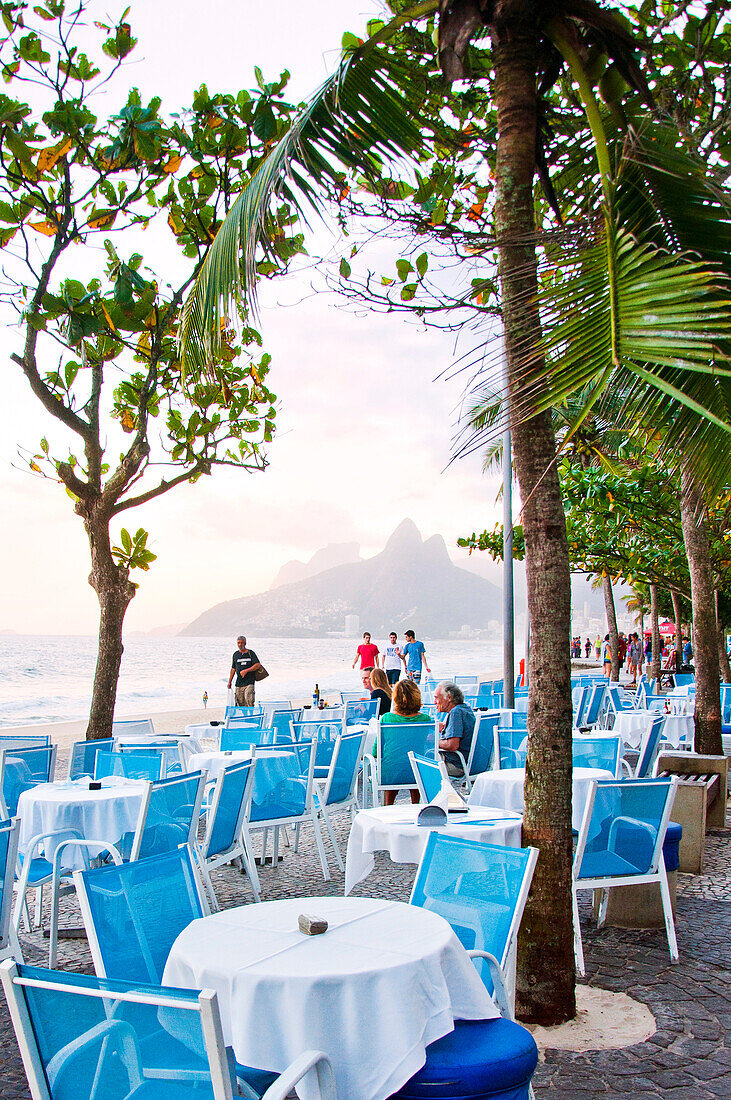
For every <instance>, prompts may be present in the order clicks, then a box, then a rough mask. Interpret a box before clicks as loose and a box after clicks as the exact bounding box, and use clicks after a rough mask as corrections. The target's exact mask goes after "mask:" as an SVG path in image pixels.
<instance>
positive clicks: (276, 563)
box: [0, 0, 500, 634]
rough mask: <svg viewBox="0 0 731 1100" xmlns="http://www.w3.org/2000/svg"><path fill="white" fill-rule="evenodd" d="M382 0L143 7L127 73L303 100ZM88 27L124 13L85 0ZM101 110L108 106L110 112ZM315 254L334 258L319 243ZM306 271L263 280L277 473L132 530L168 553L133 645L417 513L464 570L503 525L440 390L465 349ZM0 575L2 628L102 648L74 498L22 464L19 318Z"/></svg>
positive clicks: (135, 625) (137, 610)
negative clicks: (456, 443)
mask: <svg viewBox="0 0 731 1100" xmlns="http://www.w3.org/2000/svg"><path fill="white" fill-rule="evenodd" d="M379 10H380V9H379V4H378V3H377V0H341V2H340V3H338V4H332V3H331V2H330V0H311V2H310V3H309V4H302V3H301V0H300V2H295V0H277V2H276V3H275V4H270V5H262V4H258V3H254V2H253V0H244V2H243V3H242V2H241V0H238V2H234V0H207V3H206V4H205V19H202V17H201V11H202V9H201V5H200V3H196V4H195V5H194V4H193V3H192V2H190V0H154V2H150V0H137V2H136V3H134V2H133V3H132V10H131V13H130V21H131V22H132V25H133V30H134V33H135V34H136V36H137V37H138V39H139V44H138V46H137V49H136V50H135V52H134V54H133V55H132V56H133V58H134V59H135V60H134V63H133V64H131V65H129V66H128V67H127V68H126V69H125V71H124V77H123V79H124V80H125V81H126V82H127V83H128V84H129V85H133V84H134V85H137V86H138V87H140V89H141V91H142V93H143V96H148V97H149V96H151V95H153V94H159V95H161V96H162V97H163V101H164V103H165V104H166V105H167V104H169V105H170V109H174V107H175V106H178V105H182V104H184V103H185V102H186V101H189V100H190V98H191V94H192V92H193V90H194V89H195V88H196V87H198V86H199V85H200V84H201V83H203V82H206V83H207V84H208V86H209V89H211V90H213V89H217V90H221V91H231V92H235V91H237V90H238V89H239V88H240V87H252V86H253V84H254V78H253V69H254V65H259V66H260V67H261V68H262V70H263V72H264V75H265V78H267V79H272V78H274V77H276V76H278V74H279V72H280V71H281V70H282V69H284V68H288V69H289V70H290V72H291V73H292V81H291V84H290V92H289V95H290V96H291V97H292V98H294V99H299V98H305V97H306V96H307V94H308V93H309V92H311V91H312V90H314V88H316V87H317V85H318V84H319V83H320V82H321V80H322V79H323V78H324V77H325V76H326V75H327V73H328V72H329V71H331V69H332V68H333V67H334V65H335V63H336V62H337V58H338V47H339V42H340V38H341V35H342V32H343V31H344V30H353V31H359V30H361V31H362V30H363V29H364V27H365V23H366V20H367V18H369V17H371V16H373V15H377V14H378V13H379ZM89 11H90V14H91V15H92V17H93V18H98V19H106V18H107V17H108V16H115V15H116V14H117V11H116V8H115V7H110V6H109V5H108V4H104V5H102V4H98V3H95V2H94V0H91V3H90V4H89ZM99 109H101V107H100V108H99ZM315 243H317V245H318V247H319V248H320V249H323V250H325V251H326V250H328V249H329V248H330V247H336V246H337V244H338V239H337V234H336V231H335V230H332V236H331V237H328V235H327V233H326V232H325V231H324V230H319V231H318V236H317V239H316V242H315ZM313 278H315V279H316V277H314V276H313V275H312V274H311V273H309V272H301V273H299V274H296V275H293V276H292V277H287V278H285V279H279V280H277V281H275V282H272V283H270V284H268V285H267V286H266V287H265V288H264V290H263V291H262V294H261V300H260V306H261V317H260V324H259V327H260V329H261V332H262V336H263V344H264V348H265V349H266V350H267V351H269V352H270V354H271V355H272V367H271V372H270V375H269V379H268V383H269V385H270V388H271V389H272V390H273V391H274V392H275V393H276V394H277V395H278V399H279V403H278V415H277V432H276V435H275V438H274V440H273V442H272V443H271V445H270V446H269V450H268V458H269V466H268V468H267V470H266V471H265V472H264V473H263V474H254V475H252V474H247V473H245V472H241V471H232V470H220V471H217V472H216V473H214V475H213V476H212V477H210V478H204V479H202V480H201V481H199V482H198V483H197V484H196V485H194V486H185V487H182V488H178V489H176V490H173V491H172V492H170V493H168V494H167V495H165V496H163V497H161V498H159V499H158V500H156V501H153V502H151V503H150V504H147V505H145V506H144V507H143V508H140V509H137V510H136V511H135V512H134V513H126V515H125V519H124V523H125V525H127V526H131V527H132V528H133V529H135V530H136V528H137V527H138V526H144V527H145V528H146V529H147V530H148V531H149V532H150V537H149V543H148V545H149V547H150V548H151V549H152V550H153V551H154V552H155V553H156V554H157V556H158V557H157V561H155V562H154V563H153V565H152V567H151V569H150V571H149V572H148V573H146V574H139V573H137V574H136V575H135V576H134V578H133V579H136V580H137V581H139V582H140V588H139V591H138V593H137V595H136V597H135V599H134V600H133V601H132V604H131V605H130V608H129V611H128V613H127V620H126V630H127V631H132V630H141V631H148V630H153V629H155V628H157V627H161V626H165V625H169V624H183V623H186V622H189V621H190V620H192V619H193V618H194V617H195V616H197V615H198V614H199V613H200V612H202V611H204V610H205V609H206V608H208V607H210V606H212V605H213V604H216V603H219V602H221V601H223V600H229V599H233V598H236V597H238V596H244V595H250V594H253V593H256V592H260V591H262V590H264V589H266V588H267V587H269V585H270V584H271V582H272V580H273V579H274V576H275V575H276V573H277V572H278V570H279V568H280V567H281V565H283V564H284V563H285V562H287V561H289V560H291V559H293V558H297V559H300V560H307V559H308V558H309V557H311V556H312V554H313V553H314V552H315V551H316V550H318V549H319V548H320V547H322V546H325V545H326V544H328V543H333V542H358V543H359V544H360V547H361V554H362V555H363V556H370V555H371V554H374V553H377V552H378V551H379V550H381V549H382V547H383V545H384V543H385V541H386V540H387V538H388V536H389V535H390V534H391V532H392V531H393V530H394V528H395V527H396V526H397V525H398V524H399V523H400V522H401V521H402V520H403V519H404V518H406V517H409V518H411V519H412V520H414V522H415V523H416V524H417V526H418V527H419V529H420V530H421V532H422V535H423V536H424V537H425V538H426V537H428V536H430V535H432V534H435V533H437V532H438V533H441V534H442V535H443V536H444V538H445V540H446V543H447V546H448V548H449V550H450V553H452V556H453V558H454V560H455V561H457V562H458V563H459V564H463V565H465V566H469V567H470V568H478V569H482V568H483V567H484V566H485V565H486V563H477V562H476V561H475V558H473V559H472V560H471V561H469V562H468V560H467V556H466V553H465V552H464V551H460V550H458V549H457V547H456V539H457V537H458V536H459V535H463V534H469V533H471V532H472V531H473V530H475V529H477V530H482V529H483V527H485V526H492V525H493V524H494V523H495V522H496V520H497V519H498V518H499V515H500V508H499V506H498V505H496V503H495V495H496V489H497V484H496V480H495V479H494V478H493V479H486V478H485V477H484V476H483V475H482V472H481V464H480V459H479V457H478V456H476V455H475V456H471V457H470V458H467V459H465V460H462V461H460V462H457V463H453V464H451V465H449V459H450V446H451V443H452V439H453V436H454V431H455V418H456V412H457V409H458V408H459V405H460V401H461V398H462V387H463V380H462V379H454V378H453V379H452V380H451V381H450V380H445V379H443V378H440V377H439V376H440V375H441V374H442V372H443V371H444V370H445V369H446V368H448V367H449V366H450V364H451V363H452V362H453V361H454V358H455V355H456V354H458V353H459V352H463V351H465V350H466V348H467V347H468V346H469V344H465V345H456V344H455V338H454V336H451V335H448V334H444V333H440V332H436V331H434V330H425V329H422V328H420V327H419V326H418V324H416V323H415V322H413V321H407V320H406V319H404V317H403V316H401V315H398V316H383V315H379V314H376V313H374V312H369V311H365V315H364V312H363V311H362V310H361V311H359V313H358V314H356V313H354V312H353V311H352V310H351V309H349V308H348V307H346V306H345V304H344V303H343V302H342V301H340V300H338V298H337V297H336V296H335V295H334V294H332V293H330V292H327V291H326V290H324V289H322V288H321V285H318V290H317V291H316V292H315V291H313V289H312V282H313ZM0 322H1V323H2V326H3V327H2V328H1V329H0V355H1V356H2V358H3V360H4V361H5V363H6V364H8V369H6V370H5V371H4V374H3V402H2V408H1V409H0V422H1V423H2V432H1V433H0V523H1V524H2V531H3V535H2V538H1V539H0V569H1V570H2V576H3V578H4V579H5V585H4V587H5V592H4V596H3V599H2V601H1V602H0V631H4V630H5V631H7V630H12V631H15V632H18V633H32V634H39V633H49V634H75V633H94V632H96V629H97V622H98V605H97V602H96V597H95V595H94V593H93V591H92V589H91V588H90V587H89V585H88V583H87V576H88V572H89V558H88V546H87V543H86V537H85V535H84V531H83V527H82V524H81V522H80V520H79V519H78V517H76V516H75V515H74V513H73V506H72V503H71V501H70V500H69V498H68V497H67V496H66V494H65V492H64V490H63V488H62V487H60V486H59V485H57V484H55V483H53V482H47V481H42V480H40V479H37V478H35V477H33V476H32V475H31V474H30V473H29V472H27V469H23V468H22V463H21V461H20V460H19V458H18V456H17V447H18V446H23V447H26V448H27V449H28V450H30V451H31V452H32V451H34V450H35V449H36V448H37V446H38V440H39V438H40V436H41V435H42V434H44V432H45V431H46V429H47V424H46V422H45V421H44V420H43V418H42V416H41V415H40V414H39V412H38V409H37V407H36V403H35V402H34V400H33V399H32V397H31V396H30V394H29V392H28V390H27V385H26V383H25V381H24V379H23V378H22V376H21V375H20V372H19V371H18V370H17V368H15V367H14V366H13V364H11V363H10V362H9V358H8V357H9V354H10V352H12V351H13V350H15V349H17V348H18V345H19V342H20V338H19V333H18V330H17V329H12V328H9V327H7V326H8V324H9V323H11V322H12V318H11V317H9V316H8V317H0Z"/></svg>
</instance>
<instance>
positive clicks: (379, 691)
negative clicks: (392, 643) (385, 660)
mask: <svg viewBox="0 0 731 1100" xmlns="http://www.w3.org/2000/svg"><path fill="white" fill-rule="evenodd" d="M370 684H371V699H377V700H378V702H379V703H380V706H379V708H378V713H379V715H380V716H381V717H383V715H384V714H388V712H389V711H390V709H391V685H390V684H389V682H388V676H387V675H386V673H385V672H384V671H383V669H382V668H374V669H373V671H372V672H371V676H370Z"/></svg>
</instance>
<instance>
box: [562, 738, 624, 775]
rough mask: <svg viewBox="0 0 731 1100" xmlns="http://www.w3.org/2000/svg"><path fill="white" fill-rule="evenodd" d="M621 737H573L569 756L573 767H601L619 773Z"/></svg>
mask: <svg viewBox="0 0 731 1100" xmlns="http://www.w3.org/2000/svg"><path fill="white" fill-rule="evenodd" d="M621 751H622V739H621V737H574V739H573V741H572V742H571V758H572V762H573V766H574V767H575V768H602V769H603V770H604V771H608V772H611V773H612V775H614V776H617V777H618V775H619V767H620V753H621Z"/></svg>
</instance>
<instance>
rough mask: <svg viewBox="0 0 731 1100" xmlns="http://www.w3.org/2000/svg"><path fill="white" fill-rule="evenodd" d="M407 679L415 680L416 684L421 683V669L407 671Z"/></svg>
mask: <svg viewBox="0 0 731 1100" xmlns="http://www.w3.org/2000/svg"><path fill="white" fill-rule="evenodd" d="M406 679H407V680H413V681H414V683H415V684H420V683H421V669H420V668H408V669H407V670H406Z"/></svg>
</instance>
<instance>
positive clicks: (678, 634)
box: [670, 589, 683, 671]
mask: <svg viewBox="0 0 731 1100" xmlns="http://www.w3.org/2000/svg"><path fill="white" fill-rule="evenodd" d="M670 599H671V600H672V601H673V615H674V617H675V668H676V671H677V670H678V669H679V668H680V666H681V665H682V664H683V622H682V619H683V608H682V606H681V600H680V596H679V594H678V593H677V592H675V591H674V590H673V589H671V590H670Z"/></svg>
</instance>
